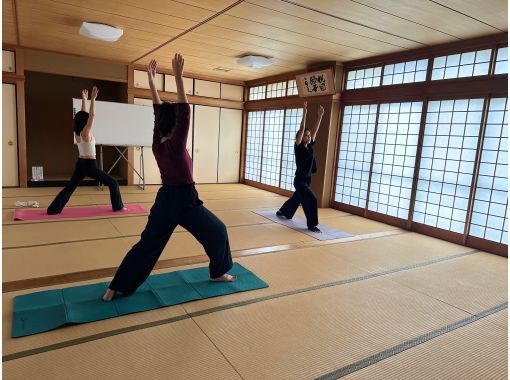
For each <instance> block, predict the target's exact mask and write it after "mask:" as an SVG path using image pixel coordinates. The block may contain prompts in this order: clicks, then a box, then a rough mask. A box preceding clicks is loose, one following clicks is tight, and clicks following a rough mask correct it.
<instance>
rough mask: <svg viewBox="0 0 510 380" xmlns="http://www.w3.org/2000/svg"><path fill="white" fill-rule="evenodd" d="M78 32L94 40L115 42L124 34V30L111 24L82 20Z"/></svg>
mask: <svg viewBox="0 0 510 380" xmlns="http://www.w3.org/2000/svg"><path fill="white" fill-rule="evenodd" d="M80 34H81V35H82V36H85V37H88V38H93V39H95V40H101V41H107V42H115V41H117V40H118V39H119V38H120V37H121V36H122V35H123V34H124V31H123V30H122V29H119V28H115V27H114V26H111V25H106V24H101V23H98V22H86V21H84V22H83V23H82V24H81V27H80Z"/></svg>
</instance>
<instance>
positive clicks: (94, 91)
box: [90, 86, 99, 100]
mask: <svg viewBox="0 0 510 380" xmlns="http://www.w3.org/2000/svg"><path fill="white" fill-rule="evenodd" d="M98 92H99V90H98V89H97V87H96V86H94V87H92V96H91V97H90V99H94V100H96V98H97V94H98Z"/></svg>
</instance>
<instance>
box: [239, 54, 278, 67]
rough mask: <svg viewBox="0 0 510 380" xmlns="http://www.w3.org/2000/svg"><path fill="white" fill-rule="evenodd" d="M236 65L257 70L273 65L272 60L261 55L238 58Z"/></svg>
mask: <svg viewBox="0 0 510 380" xmlns="http://www.w3.org/2000/svg"><path fill="white" fill-rule="evenodd" d="M237 63H238V64H240V65H243V66H247V67H251V68H254V69H259V68H261V67H267V66H271V65H272V64H273V63H274V59H273V58H266V57H263V56H261V55H246V56H244V57H241V58H238V59H237Z"/></svg>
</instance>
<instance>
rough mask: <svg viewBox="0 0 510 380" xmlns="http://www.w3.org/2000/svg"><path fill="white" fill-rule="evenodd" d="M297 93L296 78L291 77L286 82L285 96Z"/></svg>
mask: <svg viewBox="0 0 510 380" xmlns="http://www.w3.org/2000/svg"><path fill="white" fill-rule="evenodd" d="M292 95H298V89H297V84H296V80H295V79H292V80H289V81H288V82H287V96H292Z"/></svg>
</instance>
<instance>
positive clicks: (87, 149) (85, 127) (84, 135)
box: [47, 86, 124, 215]
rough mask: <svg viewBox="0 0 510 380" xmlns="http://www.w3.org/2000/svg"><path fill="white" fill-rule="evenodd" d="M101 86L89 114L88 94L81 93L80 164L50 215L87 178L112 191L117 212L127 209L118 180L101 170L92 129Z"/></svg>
mask: <svg viewBox="0 0 510 380" xmlns="http://www.w3.org/2000/svg"><path fill="white" fill-rule="evenodd" d="M97 93H98V90H97V87H96V86H94V87H93V88H92V96H91V97H90V109H89V112H87V111H86V106H87V98H88V91H87V90H83V91H82V92H81V98H82V102H81V111H80V112H78V113H77V114H76V115H75V116H74V134H75V136H74V137H75V138H76V145H77V146H78V153H79V155H78V161H77V162H76V167H75V169H74V173H73V176H72V177H71V180H70V181H69V184H68V185H67V186H66V187H64V188H63V189H62V191H61V192H60V193H59V194H58V195H57V197H56V198H55V199H54V200H53V202H51V205H50V206H49V207H48V210H47V213H48V214H49V215H54V214H60V213H61V212H62V210H63V209H64V207H65V205H66V204H67V202H68V201H69V198H70V197H71V195H72V194H73V192H74V190H76V187H77V186H78V185H79V184H80V182H81V181H82V180H83V178H85V177H91V178H93V179H95V180H98V181H99V182H101V183H104V184H106V185H107V186H108V187H109V188H110V200H111V203H112V209H113V211H119V210H123V209H124V204H123V203H122V198H121V196H120V190H119V184H118V183H117V181H116V180H115V179H114V178H113V177H111V176H109V175H108V174H106V173H105V172H103V171H102V170H100V169H99V168H98V167H97V162H96V140H95V139H94V136H92V127H93V126H94V117H95V109H96V97H97Z"/></svg>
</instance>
